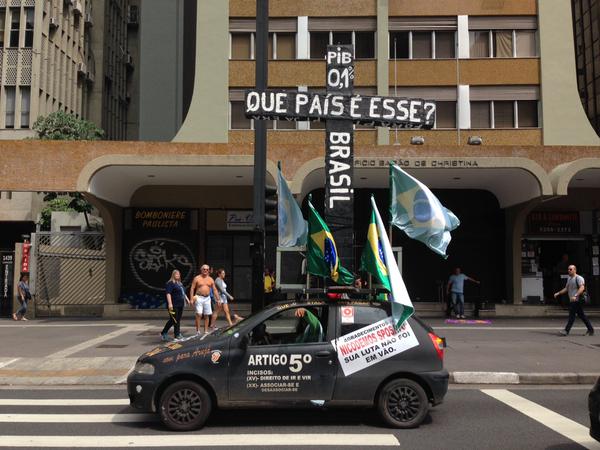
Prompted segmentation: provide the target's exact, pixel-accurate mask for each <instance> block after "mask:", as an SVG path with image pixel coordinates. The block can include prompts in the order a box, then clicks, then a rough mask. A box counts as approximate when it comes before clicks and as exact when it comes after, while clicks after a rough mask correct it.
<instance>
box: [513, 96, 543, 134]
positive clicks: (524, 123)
mask: <svg viewBox="0 0 600 450" xmlns="http://www.w3.org/2000/svg"><path fill="white" fill-rule="evenodd" d="M517 125H518V127H519V128H537V127H538V126H539V124H538V102H537V100H518V101H517Z"/></svg>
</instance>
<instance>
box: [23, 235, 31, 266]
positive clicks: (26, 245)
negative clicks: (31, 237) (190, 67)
mask: <svg viewBox="0 0 600 450" xmlns="http://www.w3.org/2000/svg"><path fill="white" fill-rule="evenodd" d="M30 251H31V244H30V243H29V241H25V242H23V257H22V258H21V272H27V273H29V253H30Z"/></svg>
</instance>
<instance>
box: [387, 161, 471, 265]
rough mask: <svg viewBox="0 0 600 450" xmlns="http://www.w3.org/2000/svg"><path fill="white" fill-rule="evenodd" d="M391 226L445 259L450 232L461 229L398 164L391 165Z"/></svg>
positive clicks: (456, 218)
mask: <svg viewBox="0 0 600 450" xmlns="http://www.w3.org/2000/svg"><path fill="white" fill-rule="evenodd" d="M390 222H391V224H392V225H394V226H396V227H398V228H400V229H401V230H402V231H404V232H405V233H406V234H407V235H408V237H410V238H412V239H416V240H418V241H421V242H423V243H424V244H425V245H427V247H429V248H430V249H431V250H433V251H434V252H436V253H438V254H440V255H442V256H443V257H444V258H447V255H446V248H447V247H448V244H450V240H451V239H452V238H451V236H450V232H451V231H452V230H454V229H456V228H457V227H458V226H459V225H460V220H458V217H456V216H455V215H454V214H453V213H452V211H450V210H448V209H446V208H444V206H442V204H441V203H440V201H439V200H438V199H437V197H436V196H435V195H433V193H432V192H431V191H430V190H429V188H428V187H427V186H425V185H424V184H423V183H421V182H420V181H419V180H417V179H416V178H414V177H412V176H410V175H409V174H408V173H406V172H405V171H404V170H402V169H401V168H400V167H398V166H396V165H395V164H390Z"/></svg>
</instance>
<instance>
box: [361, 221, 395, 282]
mask: <svg viewBox="0 0 600 450" xmlns="http://www.w3.org/2000/svg"><path fill="white" fill-rule="evenodd" d="M360 270H361V271H363V272H367V273H370V274H371V275H373V277H375V279H376V280H377V281H378V282H379V284H381V285H383V287H384V288H386V289H387V290H388V291H391V290H392V288H391V286H390V277H389V274H388V270H387V266H386V264H385V257H384V255H383V248H382V245H381V240H380V236H379V231H378V230H377V219H376V217H375V210H374V209H372V210H371V220H370V222H369V229H368V231H367V243H366V244H365V248H364V250H363V253H362V256H361V258H360Z"/></svg>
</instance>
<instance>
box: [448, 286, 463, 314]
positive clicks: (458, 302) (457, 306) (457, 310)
mask: <svg viewBox="0 0 600 450" xmlns="http://www.w3.org/2000/svg"><path fill="white" fill-rule="evenodd" d="M450 298H451V299H452V308H454V314H456V315H457V316H463V315H464V314H465V295H464V294H463V293H462V292H450Z"/></svg>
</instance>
